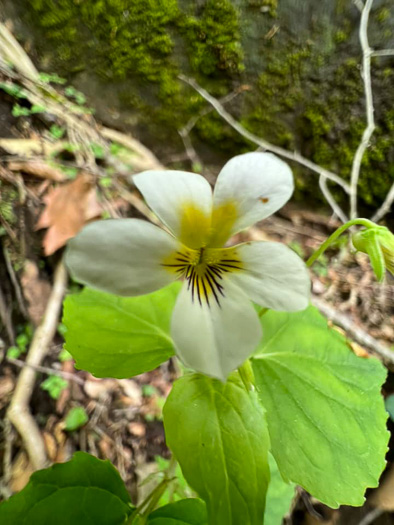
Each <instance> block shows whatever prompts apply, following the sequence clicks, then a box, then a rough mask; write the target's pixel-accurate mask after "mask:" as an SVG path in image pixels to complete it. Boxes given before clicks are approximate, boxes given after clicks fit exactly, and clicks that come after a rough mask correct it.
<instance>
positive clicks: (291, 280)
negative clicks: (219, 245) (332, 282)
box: [230, 241, 311, 312]
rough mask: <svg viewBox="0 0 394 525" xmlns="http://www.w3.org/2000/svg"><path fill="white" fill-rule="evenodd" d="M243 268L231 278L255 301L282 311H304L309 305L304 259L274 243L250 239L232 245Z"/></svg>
mask: <svg viewBox="0 0 394 525" xmlns="http://www.w3.org/2000/svg"><path fill="white" fill-rule="evenodd" d="M233 249H234V250H236V252H237V256H238V257H239V259H240V260H241V261H242V267H243V271H239V272H235V273H232V274H231V276H230V278H231V280H232V281H233V282H234V283H235V284H236V285H237V286H239V287H240V288H242V289H243V290H244V292H245V293H246V294H247V295H248V296H249V297H250V298H251V299H252V301H254V302H255V303H257V304H259V305H261V306H266V307H268V308H272V309H273V310H280V311H286V312H294V311H297V310H304V309H305V308H306V307H307V306H308V304H309V298H310V288H311V284H310V278H309V274H308V270H307V267H306V266H305V264H304V262H303V261H302V260H301V259H300V257H298V255H297V254H296V253H295V252H293V250H291V249H290V248H287V246H285V245H283V244H280V243H277V242H259V241H256V242H251V243H245V244H240V245H237V246H234V247H233Z"/></svg>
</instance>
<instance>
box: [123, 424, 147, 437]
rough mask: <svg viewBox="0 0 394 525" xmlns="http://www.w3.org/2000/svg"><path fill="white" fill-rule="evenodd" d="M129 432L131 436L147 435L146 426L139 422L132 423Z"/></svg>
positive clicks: (128, 426) (128, 427)
mask: <svg viewBox="0 0 394 525" xmlns="http://www.w3.org/2000/svg"><path fill="white" fill-rule="evenodd" d="M127 430H128V431H129V432H130V434H131V435H133V436H136V437H144V436H145V434H146V428H145V425H144V424H143V423H141V422H139V421H132V422H131V423H129V424H128V425H127Z"/></svg>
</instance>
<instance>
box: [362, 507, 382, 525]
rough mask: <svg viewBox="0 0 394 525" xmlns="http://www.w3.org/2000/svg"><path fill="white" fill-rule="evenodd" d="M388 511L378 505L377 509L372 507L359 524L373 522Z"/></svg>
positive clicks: (366, 524) (363, 524) (365, 524)
mask: <svg viewBox="0 0 394 525" xmlns="http://www.w3.org/2000/svg"><path fill="white" fill-rule="evenodd" d="M385 512H386V511H385V510H384V509H381V508H379V507H376V508H375V509H372V510H370V511H369V512H368V514H366V515H365V516H364V517H363V519H362V520H361V521H360V522H359V524H358V525H369V524H370V523H373V522H374V521H375V520H376V519H377V518H379V516H381V515H382V514H384V513H385Z"/></svg>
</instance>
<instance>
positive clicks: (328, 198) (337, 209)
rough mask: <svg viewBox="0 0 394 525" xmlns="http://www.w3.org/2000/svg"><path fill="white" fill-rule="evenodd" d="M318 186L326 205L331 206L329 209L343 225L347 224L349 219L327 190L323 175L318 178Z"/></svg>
mask: <svg viewBox="0 0 394 525" xmlns="http://www.w3.org/2000/svg"><path fill="white" fill-rule="evenodd" d="M319 186H320V189H321V192H322V193H323V195H324V198H325V199H326V201H327V202H328V204H329V205H330V206H331V209H332V211H333V212H334V213H335V215H336V216H337V217H338V218H339V219H340V220H341V221H342V222H343V223H345V222H347V221H348V220H349V218H348V217H347V216H346V213H345V212H344V211H343V210H342V208H341V207H340V206H339V205H338V204H337V202H336V201H335V199H334V197H333V195H332V193H331V191H330V190H329V189H328V186H327V178H326V177H325V176H324V175H320V177H319Z"/></svg>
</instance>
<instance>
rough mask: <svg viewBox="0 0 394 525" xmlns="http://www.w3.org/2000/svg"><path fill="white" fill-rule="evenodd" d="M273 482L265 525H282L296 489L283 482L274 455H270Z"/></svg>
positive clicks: (269, 490) (270, 485) (270, 486)
mask: <svg viewBox="0 0 394 525" xmlns="http://www.w3.org/2000/svg"><path fill="white" fill-rule="evenodd" d="M268 459H269V466H270V472H271V481H270V484H269V486H268V492H267V503H266V506H265V514H264V525H282V521H283V517H284V516H285V515H286V514H287V512H288V511H289V508H290V504H291V502H292V500H293V498H294V491H295V487H294V485H293V484H291V483H290V484H289V483H286V482H285V481H283V479H282V476H281V475H280V472H279V469H278V466H277V464H276V461H275V459H274V457H273V456H272V454H269V455H268Z"/></svg>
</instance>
